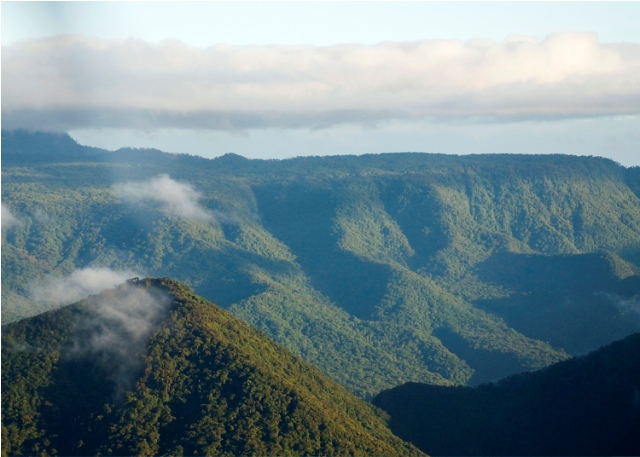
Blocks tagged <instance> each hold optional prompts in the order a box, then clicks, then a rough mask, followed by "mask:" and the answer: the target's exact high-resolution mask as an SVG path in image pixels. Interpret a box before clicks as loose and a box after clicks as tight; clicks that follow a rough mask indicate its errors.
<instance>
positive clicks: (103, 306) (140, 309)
mask: <svg viewBox="0 0 640 457" xmlns="http://www.w3.org/2000/svg"><path fill="white" fill-rule="evenodd" d="M87 303H88V311H87V313H86V314H83V315H81V317H79V318H77V319H76V321H75V322H74V326H73V330H72V334H71V344H70V346H69V348H68V350H67V351H66V352H65V353H64V354H63V355H64V357H65V358H66V359H85V360H86V359H89V360H92V361H94V362H95V363H97V364H98V365H99V366H101V367H102V368H103V369H104V370H105V372H107V373H108V375H109V377H110V378H111V380H112V381H113V382H114V396H115V397H116V399H117V400H118V399H122V398H123V396H124V393H125V392H126V391H127V390H130V389H131V387H132V385H133V381H134V379H135V376H134V375H135V374H136V373H137V371H138V370H139V369H140V367H141V364H142V361H143V359H142V357H141V356H142V353H143V351H144V348H145V345H146V343H147V342H148V341H149V338H150V337H151V334H152V332H153V331H154V330H155V329H156V328H157V327H158V325H159V323H160V322H161V320H162V319H163V318H164V317H165V316H166V314H167V311H168V308H169V305H170V303H171V298H170V297H169V295H168V294H166V293H165V292H163V291H161V290H157V289H145V288H142V287H139V286H136V285H134V284H130V283H125V284H123V285H121V286H120V287H118V288H117V289H113V290H108V291H105V292H103V293H102V294H100V295H96V296H94V297H92V298H91V299H89V300H88V302H87Z"/></svg>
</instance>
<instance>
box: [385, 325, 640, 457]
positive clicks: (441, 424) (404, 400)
mask: <svg viewBox="0 0 640 457" xmlns="http://www.w3.org/2000/svg"><path fill="white" fill-rule="evenodd" d="M373 403H374V404H375V405H377V406H380V407H381V408H383V409H385V410H386V411H387V412H388V413H389V414H390V415H391V422H390V426H391V429H392V430H393V431H394V433H396V434H397V435H398V436H400V437H401V438H403V439H406V440H408V441H410V442H412V443H414V444H415V445H416V446H418V447H419V448H420V449H422V450H423V451H425V452H428V453H430V454H433V455H582V456H585V455H640V334H634V335H632V336H629V337H627V338H625V339H623V340H621V341H617V342H615V343H612V344H611V345H609V346H606V347H604V348H601V349H599V350H597V351H594V352H592V353H590V354H588V355H586V356H582V357H578V358H574V359H571V360H566V361H563V362H559V363H558V364H556V365H553V366H551V367H548V368H544V369H542V370H539V371H536V372H532V373H521V374H518V375H513V376H511V377H508V378H506V379H503V380H501V381H499V382H497V383H490V384H484V385H481V386H477V387H473V388H471V387H461V386H457V387H444V386H433V385H427V384H418V383H408V384H405V385H402V386H399V387H396V388H394V389H391V390H387V391H384V392H382V393H380V394H379V395H378V396H376V397H375V398H374V399H373Z"/></svg>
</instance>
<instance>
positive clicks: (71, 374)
mask: <svg viewBox="0 0 640 457" xmlns="http://www.w3.org/2000/svg"><path fill="white" fill-rule="evenodd" d="M133 284H135V285H134V286H131V285H127V286H122V287H143V288H147V289H148V290H150V291H158V290H163V291H166V292H167V293H168V294H169V295H170V296H171V297H172V300H173V301H172V304H171V307H170V310H169V315H168V317H167V318H165V319H164V320H162V321H161V322H159V324H158V325H157V327H156V328H155V329H154V332H153V333H152V334H151V336H150V339H149V341H148V342H147V343H146V347H145V350H144V354H143V358H142V359H141V360H140V365H139V367H138V368H137V370H136V371H135V372H131V373H138V374H135V375H132V376H135V383H132V384H131V385H132V388H131V389H130V390H129V391H128V392H127V393H126V397H124V398H122V399H120V398H119V397H118V396H117V395H114V385H113V383H114V382H115V380H114V379H112V378H110V377H109V376H107V375H106V373H105V370H107V369H110V370H113V369H115V368H117V367H114V366H106V365H104V363H105V361H104V360H105V359H104V358H102V359H101V358H100V357H98V356H95V357H91V358H86V357H79V356H77V355H75V356H74V352H73V350H72V346H70V345H72V344H73V342H74V339H73V338H71V337H70V334H71V333H70V332H71V330H70V329H72V328H73V327H72V326H73V325H74V322H75V323H77V322H78V320H77V319H78V316H89V317H90V318H91V319H92V322H93V319H96V316H94V315H93V314H92V313H94V311H93V309H94V308H93V306H94V305H93V303H94V302H92V301H87V302H86V303H81V304H78V305H72V306H68V307H65V308H62V309H60V310H56V311H51V312H48V313H45V314H43V315H41V316H38V317H35V318H31V319H26V320H23V321H20V322H19V323H15V324H10V325H8V326H5V328H3V332H2V338H3V340H2V351H3V354H2V390H3V395H2V414H3V417H2V424H3V440H2V446H3V455H19V454H40V453H41V454H42V455H55V454H56V453H57V454H60V455H141V456H142V455H146V456H152V455H185V454H186V455H228V456H235V455H362V456H374V455H380V456H390V455H422V454H421V453H420V452H419V451H418V450H417V449H415V448H414V447H412V446H410V445H407V444H406V443H404V442H402V441H401V440H399V439H398V438H396V437H395V436H393V435H392V433H391V432H390V431H389V429H388V428H387V426H386V422H385V416H384V415H383V414H381V412H380V411H379V410H378V409H376V408H375V407H373V406H372V405H370V404H368V403H365V402H363V401H362V400H360V399H358V398H356V397H354V396H353V395H352V394H351V393H349V392H348V391H347V390H345V389H344V388H342V387H340V386H339V385H337V384H336V383H334V382H333V381H331V380H329V379H328V378H327V377H326V376H325V375H323V374H322V373H321V372H320V371H319V370H318V369H316V368H314V367H312V366H310V365H308V364H306V363H304V362H303V361H302V360H301V359H299V358H298V357H296V356H294V355H293V354H291V353H290V352H288V351H287V350H285V349H283V348H282V347H280V346H279V345H277V344H275V343H273V342H272V341H271V340H269V339H268V338H267V337H266V336H265V335H264V334H263V333H261V332H259V331H257V330H254V329H253V328H251V327H250V326H248V325H247V324H245V323H244V322H242V321H240V320H239V319H237V318H235V317H233V316H232V315H231V314H230V313H228V312H226V311H224V310H222V309H220V308H218V307H217V306H216V305H214V304H212V303H209V302H207V301H205V300H203V299H202V298H200V297H198V296H196V295H194V294H193V292H192V291H191V290H190V289H188V288H187V287H185V286H184V285H182V284H179V283H177V282H175V281H173V280H169V279H161V280H148V279H147V280H143V281H137V282H133ZM122 287H121V289H122ZM155 293H158V292H155ZM102 295H103V296H105V297H106V298H107V299H108V300H111V301H113V300H118V297H119V295H118V291H115V292H111V291H107V292H105V293H103V294H102ZM98 316H100V315H99V314H98ZM74 318H75V320H74ZM76 325H77V324H76Z"/></svg>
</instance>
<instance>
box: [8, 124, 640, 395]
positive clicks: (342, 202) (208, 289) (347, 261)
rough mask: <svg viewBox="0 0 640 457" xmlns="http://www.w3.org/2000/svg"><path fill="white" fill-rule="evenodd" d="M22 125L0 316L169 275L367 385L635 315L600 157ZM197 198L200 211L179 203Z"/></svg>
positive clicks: (599, 329)
mask: <svg viewBox="0 0 640 457" xmlns="http://www.w3.org/2000/svg"><path fill="white" fill-rule="evenodd" d="M29 135H30V134H26V133H24V132H23V133H20V134H18V133H15V132H14V133H9V132H3V150H2V154H3V168H2V179H3V183H2V198H3V203H4V204H6V205H8V207H9V208H10V209H11V211H12V212H13V213H14V214H15V215H16V217H17V219H18V220H19V223H18V224H17V225H15V226H14V227H12V228H10V229H7V230H5V229H3V231H2V254H3V255H2V294H3V296H2V303H3V320H4V322H8V321H12V320H16V319H18V318H20V317H26V316H30V315H34V314H36V313H38V312H42V311H43V310H45V309H48V308H51V307H55V306H59V305H60V304H64V303H69V301H66V302H64V301H59V302H57V303H54V302H53V301H52V302H44V303H43V302H42V301H41V300H39V297H38V296H37V294H34V292H33V291H34V287H35V286H38V285H39V283H45V285H46V284H49V282H50V281H54V282H55V281H57V280H61V281H63V282H64V279H63V278H68V277H70V276H73V274H74V273H76V272H77V271H78V270H81V269H84V268H87V267H91V268H97V267H103V268H110V269H112V270H116V271H123V270H124V271H131V272H138V275H140V276H159V277H160V276H162V277H164V276H167V277H173V278H176V279H178V280H180V281H183V282H185V283H186V284H188V285H189V286H190V287H192V288H193V289H194V290H195V291H196V293H198V294H200V295H202V296H204V297H206V298H207V299H210V300H213V301H215V302H216V303H218V304H219V305H220V306H222V307H224V308H226V309H229V310H230V311H231V312H232V313H233V314H234V315H236V316H238V317H241V318H242V319H244V320H245V321H247V322H248V323H250V324H251V325H252V326H254V327H256V328H258V329H260V330H262V331H264V332H265V333H266V334H267V335H269V336H270V337H271V338H273V339H274V340H275V341H276V342H278V343H280V344H282V345H284V346H285V347H287V348H288V349H290V350H291V351H293V352H294V353H295V354H298V355H300V356H302V357H303V358H304V359H305V360H306V361H307V362H310V363H312V364H314V365H316V366H318V367H320V368H321V369H322V371H323V372H324V373H326V374H328V375H329V376H331V377H332V378H333V379H334V380H336V381H338V382H340V383H341V384H342V385H344V386H346V387H347V388H348V389H349V390H351V391H352V392H354V393H356V394H357V395H359V396H361V397H364V398H371V397H372V396H373V395H374V394H376V393H377V392H379V391H380V390H382V389H386V388H390V387H392V386H395V385H398V384H402V383H404V382H407V381H425V382H430V383H434V384H442V385H451V384H471V385H474V384H478V383H482V382H486V381H489V380H496V379H499V378H501V377H504V376H506V375H509V374H512V373H516V372H519V371H522V370H531V369H537V368H540V367H543V366H546V365H549V364H551V363H554V362H556V361H559V360H562V359H564V358H566V357H568V355H569V354H579V353H584V352H586V351H588V350H591V349H594V348H596V347H598V346H600V345H602V344H606V343H607V342H610V341H613V340H615V339H618V338H621V337H624V336H625V335H628V334H630V333H632V332H635V331H638V330H640V318H639V317H638V314H637V313H635V312H634V309H635V307H636V306H637V303H638V294H639V293H640V290H638V289H639V288H638V281H639V280H640V274H639V272H638V266H640V199H639V198H638V196H637V188H638V187H637V185H636V184H637V182H638V180H637V176H636V174H637V173H635V172H634V169H625V168H623V167H621V166H619V165H617V164H615V163H613V162H612V161H609V160H605V159H599V158H588V157H566V156H512V155H487V156H446V155H438V154H417V153H402V154H378V155H365V156H360V157H355V156H331V157H308V158H297V159H291V160H282V161H275V160H274V161H263V160H248V159H244V158H242V157H240V156H237V155H233V154H227V155H225V156H222V157H219V158H216V159H213V160H208V159H203V158H200V157H193V156H188V155H178V154H166V153H162V152H160V151H153V150H120V151H113V152H109V151H103V150H96V149H94V148H84V147H82V146H80V145H77V144H76V143H75V142H73V141H72V140H71V139H70V138H69V137H65V136H55V135H49V136H47V135H45V134H33V135H34V137H33V138H32V137H30V136H29ZM45 155H46V156H45ZM157 182H162V183H164V184H165V185H166V184H167V183H168V184H169V185H170V186H173V187H171V189H172V190H174V191H175V192H162V189H161V188H158V187H153V192H149V188H151V187H152V185H155V184H153V183H157ZM180 186H182V187H180ZM184 186H190V188H191V189H192V192H191V193H188V192H187V193H186V194H185V193H184V192H182V191H184V189H185V188H184ZM122 189H127V190H128V193H124V194H123V192H122ZM180 189H182V191H181V192H182V193H180V192H178V190H180ZM167 194H168V195H167ZM176 195H191V196H192V197H193V200H190V201H187V202H186V203H185V202H182V203H185V204H183V205H182V206H180V205H173V206H171V205H170V203H175V201H169V200H170V198H169V197H175V196H176ZM160 196H163V197H162V198H164V200H161V199H160V200H159V198H160ZM196 197H199V198H196ZM167 199H169V200H167ZM194 204H197V208H199V209H200V210H202V211H204V212H205V213H206V214H205V216H206V217H201V216H202V212H201V213H197V212H196V213H195V214H196V216H194V217H188V214H186V213H185V212H184V211H180V210H181V209H184V208H186V207H188V208H192V209H193V206H194ZM169 208H171V209H172V211H169ZM192 215H193V214H192ZM607 259H608V260H607ZM545 269H548V270H549V271H552V272H554V273H553V274H554V275H555V273H556V272H558V271H565V270H566V271H565V273H563V274H564V276H562V275H561V276H562V277H564V278H568V279H569V282H568V284H571V289H570V290H568V289H567V288H565V287H560V286H561V284H555V285H554V284H551V283H550V282H549V281H548V279H545V278H546V276H545V273H544V272H545V271H546V270H545ZM512 270H513V271H512ZM516 270H517V271H516ZM561 276H558V277H561ZM594 277H596V278H597V277H600V278H608V279H606V280H604V279H603V280H600V279H598V280H595V281H594ZM34 285H35V286H34ZM548 286H549V287H548ZM36 289H37V287H36ZM543 289H544V291H545V293H544V294H541V293H534V292H535V291H540V290H543ZM567 322H571V324H572V325H571V328H570V329H567V328H566V325H565V324H566V323H567Z"/></svg>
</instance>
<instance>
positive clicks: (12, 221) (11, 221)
mask: <svg viewBox="0 0 640 457" xmlns="http://www.w3.org/2000/svg"><path fill="white" fill-rule="evenodd" d="M0 209H1V211H2V213H1V214H0V219H1V220H2V230H9V229H10V228H12V227H14V226H16V225H18V224H19V223H20V221H19V220H18V218H17V217H15V216H14V215H13V214H12V213H11V210H10V209H9V207H8V206H7V205H5V204H4V203H2V204H1V208H0Z"/></svg>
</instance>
